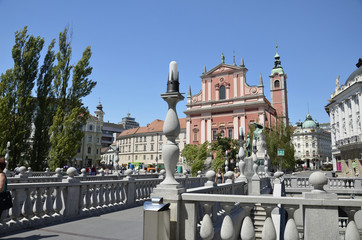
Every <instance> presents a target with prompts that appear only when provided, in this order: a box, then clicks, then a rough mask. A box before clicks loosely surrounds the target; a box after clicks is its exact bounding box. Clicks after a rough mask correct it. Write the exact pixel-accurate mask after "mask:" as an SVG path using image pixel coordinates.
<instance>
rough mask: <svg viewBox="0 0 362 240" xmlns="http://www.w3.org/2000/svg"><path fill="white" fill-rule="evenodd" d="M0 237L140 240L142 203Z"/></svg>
mask: <svg viewBox="0 0 362 240" xmlns="http://www.w3.org/2000/svg"><path fill="white" fill-rule="evenodd" d="M0 239H9V240H20V239H21V240H22V239H25V240H38V239H51V240H58V239H61V240H69V239H72V240H86V239H87V240H92V239H100V240H116V239H125V240H141V239H143V206H141V207H135V208H130V209H125V210H121V211H118V212H113V213H107V214H102V215H99V216H95V217H89V218H83V219H80V220H76V221H69V222H65V223H61V224H56V225H52V226H48V227H43V228H34V229H30V228H29V229H26V230H25V231H22V232H13V233H12V234H9V235H7V236H4V235H0Z"/></svg>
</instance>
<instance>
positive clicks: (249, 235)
mask: <svg viewBox="0 0 362 240" xmlns="http://www.w3.org/2000/svg"><path fill="white" fill-rule="evenodd" d="M241 206H242V208H243V210H244V211H245V213H246V216H245V218H244V220H243V223H242V225H241V230H240V238H241V239H242V240H255V227H254V224H253V220H251V218H250V210H251V209H252V208H253V207H254V205H250V204H242V205H241Z"/></svg>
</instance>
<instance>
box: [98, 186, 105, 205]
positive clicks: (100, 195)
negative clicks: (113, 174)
mask: <svg viewBox="0 0 362 240" xmlns="http://www.w3.org/2000/svg"><path fill="white" fill-rule="evenodd" d="M97 188H98V189H99V192H98V202H97V209H102V206H103V204H104V186H103V184H99V185H97Z"/></svg>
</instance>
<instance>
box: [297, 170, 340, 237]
mask: <svg viewBox="0 0 362 240" xmlns="http://www.w3.org/2000/svg"><path fill="white" fill-rule="evenodd" d="M309 183H310V184H312V185H313V188H314V189H313V190H312V191H311V192H306V193H303V197H304V198H305V199H306V200H308V199H320V200H321V201H323V199H328V200H333V199H335V200H336V201H337V194H334V193H327V192H326V191H324V190H323V186H324V185H326V184H327V183H328V179H327V177H326V176H325V175H324V174H323V173H322V172H314V173H312V175H310V178H309ZM336 219H338V207H337V206H336V207H332V206H328V207H323V206H311V205H305V206H304V219H303V221H304V224H303V225H304V239H334V240H338V239H340V238H339V226H338V221H336Z"/></svg>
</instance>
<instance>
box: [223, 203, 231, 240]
mask: <svg viewBox="0 0 362 240" xmlns="http://www.w3.org/2000/svg"><path fill="white" fill-rule="evenodd" d="M222 206H223V208H224V209H225V217H224V220H223V221H222V225H221V230H220V236H221V239H222V240H231V239H234V225H233V220H232V219H231V217H230V212H231V208H232V207H233V205H231V204H229V203H227V204H222Z"/></svg>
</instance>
